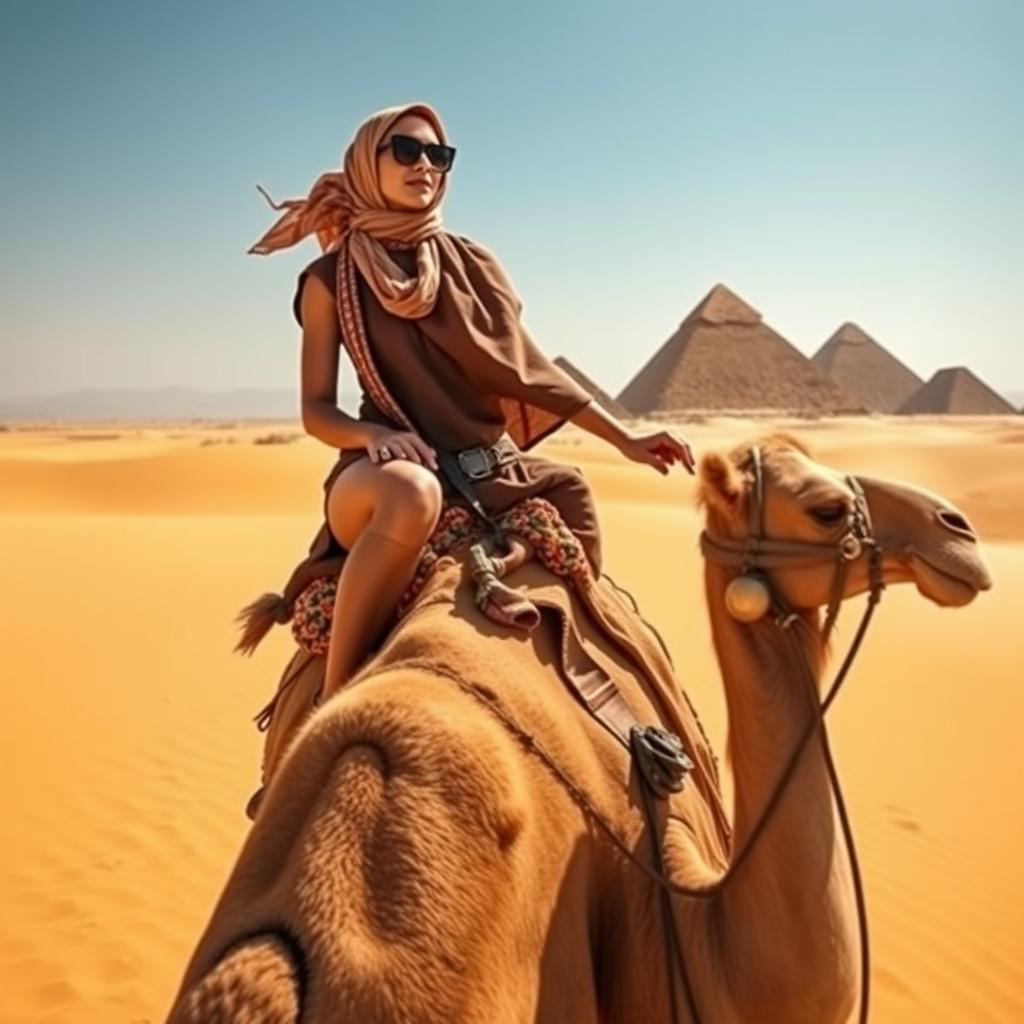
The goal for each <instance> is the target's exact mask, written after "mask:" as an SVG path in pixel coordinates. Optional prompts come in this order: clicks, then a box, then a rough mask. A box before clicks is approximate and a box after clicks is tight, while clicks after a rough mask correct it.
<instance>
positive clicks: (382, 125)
mask: <svg viewBox="0 0 1024 1024" xmlns="http://www.w3.org/2000/svg"><path fill="white" fill-rule="evenodd" d="M405 114H418V115H420V116H421V117H423V118H425V119H426V120H428V121H429V122H430V123H431V124H432V125H433V127H434V131H435V132H437V137H438V140H439V141H440V142H441V143H443V144H447V141H448V140H447V136H446V135H445V130H444V125H443V124H442V123H441V118H440V115H439V114H438V113H437V111H436V110H434V108H433V107H431V106H430V105H429V104H428V103H410V104H407V105H404V106H393V107H385V108H384V109H383V110H378V111H377V112H376V113H374V114H371V115H370V116H369V117H368V118H367V119H366V120H365V121H363V123H362V124H361V125H360V126H359V127H358V129H357V130H356V133H355V135H354V136H353V137H352V141H351V142H350V143H349V144H348V146H347V148H346V149H345V154H344V157H343V163H342V167H343V170H341V171H327V172H325V173H324V174H321V175H320V177H319V178H317V180H316V181H315V182H314V184H313V187H312V188H311V189H310V190H309V194H308V195H307V196H306V197H305V198H304V199H285V200H284V201H283V202H280V203H275V202H274V200H273V199H271V198H270V196H269V195H268V194H267V192H266V190H265V189H263V188H262V187H261V186H259V185H257V186H256V187H257V188H258V189H259V190H260V192H262V193H263V195H264V196H265V197H266V199H267V202H268V203H269V204H270V205H271V206H272V207H273V208H274V209H275V210H280V209H284V210H285V213H284V214H282V215H281V217H279V218H278V219H277V221H275V222H274V224H273V225H271V227H270V228H269V229H268V230H267V232H266V233H265V234H264V235H263V237H262V238H260V239H259V241H257V242H255V243H254V244H253V245H252V246H250V247H249V249H248V250H247V251H248V252H249V253H255V254H258V255H261V256H265V255H267V254H268V253H271V252H273V251H274V250H275V249H286V248H288V247H289V246H292V245H295V244H296V243H297V242H299V241H301V240H302V239H303V238H305V237H306V236H307V235H309V234H312V233H314V232H315V233H316V236H317V240H318V241H319V243H320V248H321V249H322V250H323V251H324V252H327V251H329V250H332V249H336V248H339V247H340V246H342V245H345V244H347V245H349V247H350V248H351V253H352V258H353V259H354V260H355V263H356V266H357V267H358V268H359V270H360V272H361V273H362V275H363V276H364V277H365V278H366V280H367V281H368V282H369V284H370V287H371V288H373V290H374V292H375V293H376V296H377V298H378V299H379V301H380V303H381V305H382V306H384V308H385V309H387V310H388V311H389V312H391V313H393V314H395V316H401V317H408V318H415V317H422V316H426V315H427V314H428V313H429V312H430V311H431V310H432V309H433V308H434V303H435V302H436V301H437V289H438V284H439V282H440V269H439V266H440V265H439V260H438V252H437V240H436V237H435V236H436V235H437V234H438V232H440V230H441V212H440V210H439V209H438V207H439V206H440V203H441V200H442V199H443V198H444V194H445V190H446V188H447V185H448V176H447V175H442V176H441V182H440V185H439V186H438V189H437V191H436V192H435V194H434V196H433V198H432V199H431V201H430V205H429V206H426V207H424V208H423V209H422V210H396V209H392V208H391V207H389V206H388V205H387V201H386V199H385V198H384V194H383V193H382V192H381V189H380V181H379V179H378V176H377V147H378V146H379V145H380V143H381V141H382V140H383V138H384V137H385V135H387V133H388V131H389V129H390V128H391V126H392V125H393V124H394V123H395V121H397V120H398V119H399V118H400V117H403V116H404V115H405ZM388 247H391V248H415V249H416V270H417V274H416V276H415V277H410V276H409V275H408V274H406V272H405V271H404V270H403V269H402V268H401V267H400V266H399V265H398V264H397V263H395V261H394V260H393V259H391V257H390V256H389V255H388V251H387V249H388Z"/></svg>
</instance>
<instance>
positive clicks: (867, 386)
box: [811, 321, 924, 412]
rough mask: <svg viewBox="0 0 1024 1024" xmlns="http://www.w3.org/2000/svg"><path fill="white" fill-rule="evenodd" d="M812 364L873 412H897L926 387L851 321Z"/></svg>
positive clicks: (914, 374) (818, 353)
mask: <svg viewBox="0 0 1024 1024" xmlns="http://www.w3.org/2000/svg"><path fill="white" fill-rule="evenodd" d="M811 362H812V363H814V364H815V365H816V366H818V367H819V368H820V369H822V370H824V371H825V372H826V373H827V374H828V375H829V376H830V377H831V378H832V379H833V380H834V381H836V383H838V384H839V385H841V386H842V387H843V388H845V390H846V391H847V392H849V394H851V395H852V396H853V397H854V398H855V399H857V401H859V402H860V403H862V404H863V405H864V406H865V407H866V408H868V409H870V410H872V412H895V411H896V409H897V408H898V407H899V406H900V405H902V404H903V403H904V402H905V401H906V400H907V399H908V398H909V397H910V396H911V395H912V394H913V393H914V392H915V391H916V390H917V389H918V388H919V387H920V386H921V385H922V384H923V383H924V381H923V380H922V379H921V378H920V377H918V375H917V374H916V373H914V371H913V370H910V369H908V368H907V367H906V366H904V365H903V363H901V362H900V361H899V360H898V359H897V358H896V357H895V356H894V355H893V354H892V353H891V352H889V351H887V350H886V349H885V348H883V347H882V346H881V345H879V344H878V342H877V341H875V339H874V338H872V337H871V335H870V334H868V333H867V332H866V331H865V330H863V329H862V328H860V327H858V326H857V324H854V323H850V322H849V321H847V322H846V323H844V324H843V325H842V326H841V327H840V328H839V329H838V330H837V331H836V332H835V333H834V334H833V335H832V337H831V338H829V339H828V341H826V342H825V344H824V345H822V346H821V348H819V349H818V351H817V352H815V353H814V355H813V356H811Z"/></svg>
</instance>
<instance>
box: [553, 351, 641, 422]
mask: <svg viewBox="0 0 1024 1024" xmlns="http://www.w3.org/2000/svg"><path fill="white" fill-rule="evenodd" d="M554 363H555V365H556V366H560V367H561V368H562V369H563V370H565V372H566V373H567V374H569V376H570V377H572V379H573V380H574V381H576V383H577V384H579V385H580V387H582V388H583V389H584V390H585V391H589V392H590V393H591V394H592V395H593V396H594V399H595V400H596V401H598V402H600V403H601V405H602V406H604V408H605V409H607V410H608V412H610V413H611V414H612V415H613V416H614V417H615V418H616V419H621V418H622V417H623V416H632V413H631V412H630V411H629V410H628V409H627V408H626V407H625V406H624V405H623V404H622V403H621V402H616V401H615V399H614V398H612V396H611V395H609V394H608V392H607V391H604V390H602V389H601V388H599V387H598V386H597V385H596V384H595V383H594V382H593V381H592V380H591V379H590V378H589V377H588V376H587V375H586V374H585V373H584V372H583V371H582V370H580V369H579V368H578V367H576V366H574V365H573V364H572V363H570V362H569V360H568V359H566V358H565V356H555V358H554Z"/></svg>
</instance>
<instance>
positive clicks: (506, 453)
mask: <svg viewBox="0 0 1024 1024" xmlns="http://www.w3.org/2000/svg"><path fill="white" fill-rule="evenodd" d="M455 457H456V458H457V459H458V462H459V468H460V469H461V470H462V472H463V473H465V475H466V476H467V477H468V478H469V479H470V480H486V479H487V478H488V477H490V476H493V475H494V473H495V472H496V471H497V470H498V468H499V467H501V466H504V465H505V464H506V463H509V462H513V461H515V460H516V459H517V458H518V457H519V448H518V446H517V445H516V443H515V441H513V440H512V438H511V437H510V436H509V434H508V431H506V432H505V433H503V434H502V435H501V437H499V438H498V440H497V441H495V442H494V443H493V444H483V445H477V446H476V447H475V448H463V449H462V451H460V452H455Z"/></svg>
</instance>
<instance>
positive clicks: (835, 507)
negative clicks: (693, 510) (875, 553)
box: [698, 432, 992, 610]
mask: <svg viewBox="0 0 1024 1024" xmlns="http://www.w3.org/2000/svg"><path fill="white" fill-rule="evenodd" d="M755 444H756V445H757V446H758V447H759V449H760V453H761V477H762V486H763V497H762V505H761V509H762V520H761V522H762V530H763V536H764V537H765V538H769V539H771V540H773V541H787V542H797V543H809V544H818V545H829V544H832V545H835V544H838V542H839V541H840V539H841V538H842V537H843V536H844V534H846V533H847V532H848V530H849V523H850V516H851V512H852V510H853V508H854V504H855V491H854V489H853V488H852V487H851V485H850V483H849V481H848V480H847V475H846V474H845V473H842V472H840V471H838V470H835V469H832V468H831V467H829V466H825V465H822V464H821V463H820V462H816V461H815V460H814V458H813V457H812V455H811V452H810V451H809V449H808V448H807V447H806V446H805V445H804V444H803V443H801V442H800V441H798V440H797V439H796V438H795V437H792V436H791V435H789V434H786V433H781V432H775V433H771V434H768V435H766V436H764V437H762V438H759V439H757V440H755V441H753V442H745V443H744V444H741V445H739V446H737V447H736V448H734V449H732V450H731V451H730V452H729V453H728V454H727V455H722V454H719V453H717V452H710V453H708V454H706V455H705V456H704V457H703V458H702V460H701V463H700V472H699V483H698V502H699V504H700V505H701V506H703V508H704V509H705V512H706V525H707V530H708V532H709V533H711V534H713V535H717V536H719V537H724V538H728V539H729V540H731V541H733V542H735V541H743V540H745V539H746V537H747V535H748V534H749V532H750V510H751V502H752V501H753V488H754V464H753V446H754V445H755ZM856 480H857V481H858V482H859V483H860V486H861V488H862V490H863V493H864V497H865V499H866V504H867V507H868V511H869V516H870V520H871V532H872V534H873V535H874V537H875V538H876V540H877V541H878V542H879V544H880V545H881V548H882V564H881V569H882V580H883V582H885V583H887V584H888V583H902V582H913V583H914V584H915V585H916V586H917V589H918V590H919V591H920V593H921V594H923V595H924V596H925V597H926V598H928V599H929V600H931V601H934V602H935V603H936V604H938V605H943V606H950V607H952V606H959V605H964V604H967V603H968V602H969V601H971V600H973V599H974V597H975V596H976V595H977V594H978V592H979V591H982V590H988V589H989V588H990V587H991V586H992V580H991V576H990V573H989V570H988V567H987V565H986V564H985V560H984V558H983V556H982V553H981V548H980V544H979V541H978V536H977V534H976V533H975V531H974V529H973V528H972V527H971V525H970V523H969V522H968V521H967V518H966V516H964V514H963V513H962V512H960V511H959V510H958V509H957V508H956V507H954V506H953V505H952V504H951V503H950V502H948V501H946V500H945V499H944V498H942V497H940V496H939V495H937V494H933V493H932V492H930V491H926V490H924V489H923V488H920V487H914V486H911V485H909V484H904V483H898V482H896V481H892V480H883V479H879V478H876V477H868V476H861V475H859V474H857V475H856ZM834 572H835V564H834V562H833V563H830V562H829V561H827V560H822V561H814V562H809V563H807V564H799V563H798V562H797V561H796V560H793V562H792V564H787V565H782V566H779V567H778V568H772V569H770V570H769V575H770V576H771V580H772V583H773V585H774V587H775V588H776V589H777V591H778V592H779V593H781V595H782V596H783V597H784V599H785V600H786V602H787V603H788V604H789V606H790V607H791V608H793V609H797V610H808V609H812V608H819V607H821V606H823V605H826V604H828V601H829V596H830V590H831V587H832V582H833V577H834ZM869 585H870V579H869V556H868V549H867V548H866V547H865V549H864V551H863V552H862V553H861V554H860V555H859V556H858V557H856V558H855V559H853V560H851V562H850V565H849V570H848V574H847V576H846V580H845V585H844V587H843V592H842V596H843V598H847V597H852V596H854V595H856V594H859V593H862V592H864V591H866V590H868V589H869Z"/></svg>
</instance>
